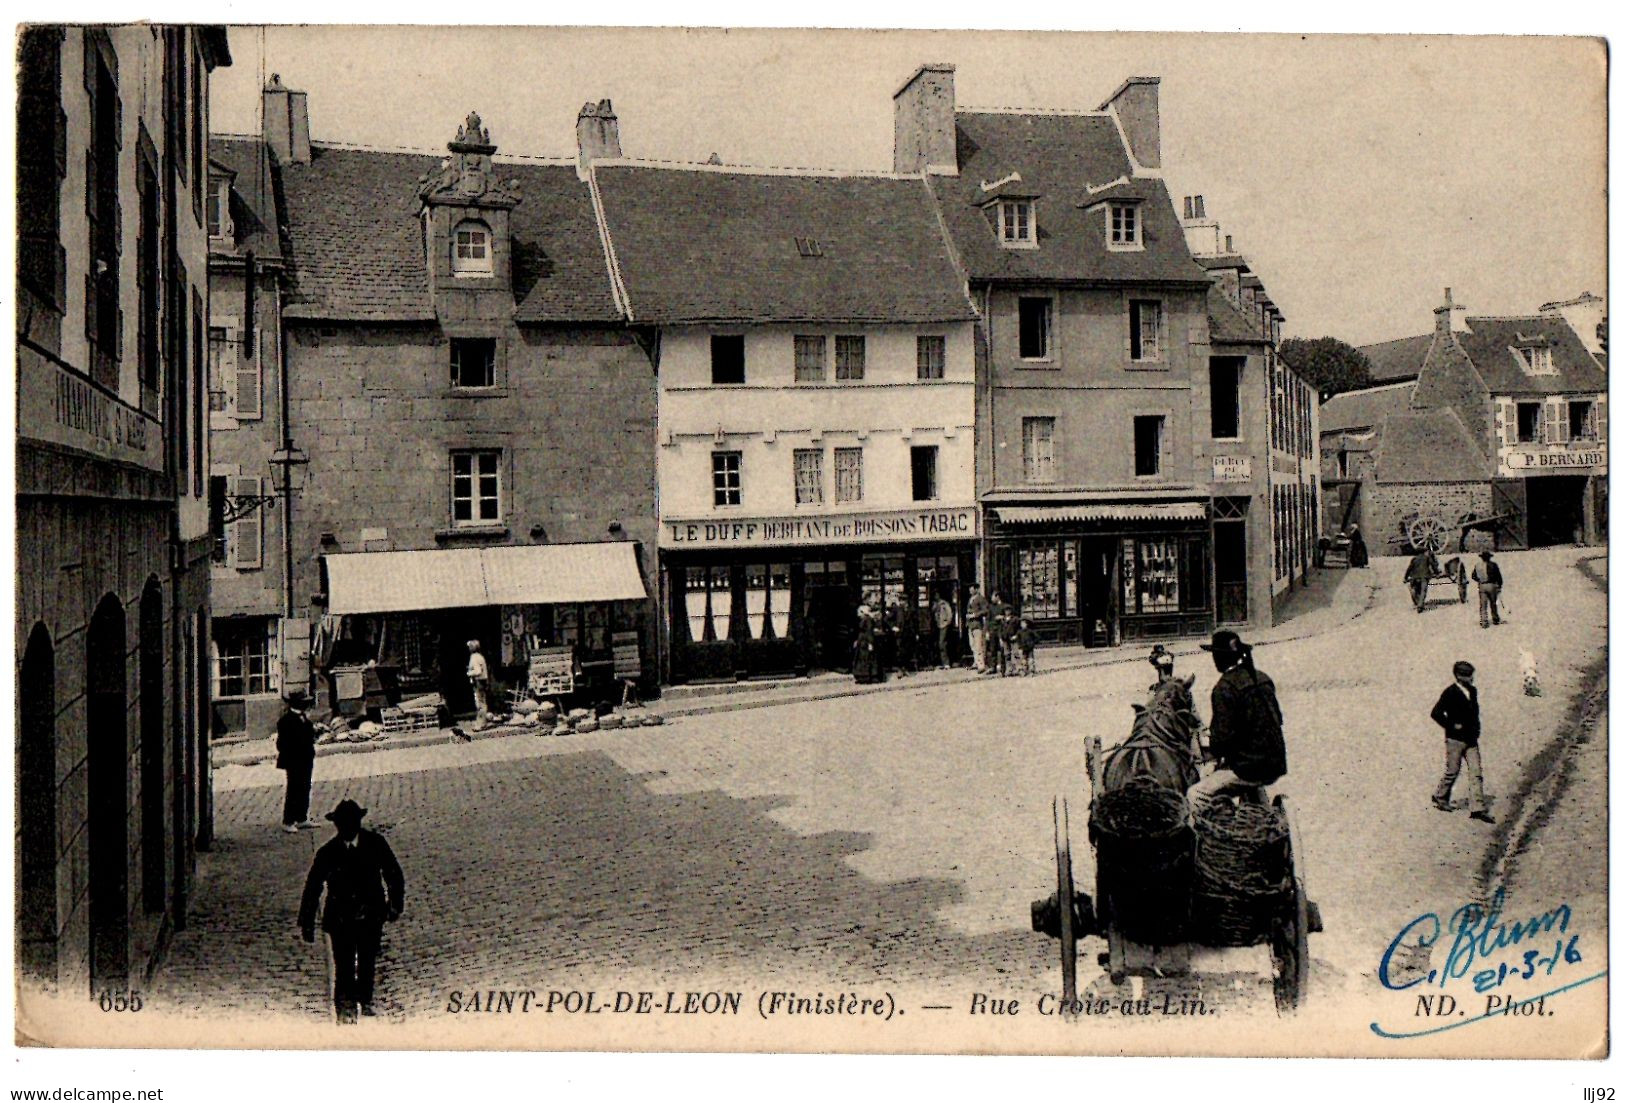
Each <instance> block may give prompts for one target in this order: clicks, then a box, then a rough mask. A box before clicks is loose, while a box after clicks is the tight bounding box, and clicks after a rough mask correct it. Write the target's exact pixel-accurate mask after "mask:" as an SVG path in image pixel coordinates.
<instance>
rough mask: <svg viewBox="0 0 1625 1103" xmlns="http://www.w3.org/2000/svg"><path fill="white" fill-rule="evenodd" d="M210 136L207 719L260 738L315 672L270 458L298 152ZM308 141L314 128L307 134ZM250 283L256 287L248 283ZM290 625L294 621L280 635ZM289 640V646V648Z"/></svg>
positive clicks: (281, 417)
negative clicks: (287, 180)
mask: <svg viewBox="0 0 1625 1103" xmlns="http://www.w3.org/2000/svg"><path fill="white" fill-rule="evenodd" d="M293 95H298V94H297V93H290V92H289V91H288V90H287V89H285V88H283V87H282V86H281V82H280V80H278V79H277V78H276V77H275V76H273V77H272V82H271V86H270V87H267V88H266V89H265V92H264V112H265V118H267V119H270V120H276V119H278V118H282V119H286V118H287V117H288V115H289V104H290V97H291V96H293ZM267 130H268V132H269V133H268V134H266V135H263V136H262V135H253V136H248V135H242V136H225V135H220V134H215V135H213V136H212V137H211V139H210V146H209V152H210V160H209V191H208V195H207V198H206V204H207V213H208V229H209V287H210V302H211V304H212V309H211V312H210V318H209V433H210V442H211V455H210V458H209V504H210V513H211V517H212V520H213V526H212V527H213V531H214V534H215V541H214V546H213V549H212V552H211V557H210V583H211V588H212V593H213V606H214V626H213V633H212V638H211V641H210V642H211V648H210V660H211V672H212V677H213V680H214V711H213V716H212V724H211V727H212V729H213V731H214V732H215V733H216V734H229V733H236V732H245V731H246V732H249V733H251V734H254V735H264V734H265V733H266V732H268V731H270V730H271V729H272V728H273V727H274V726H275V724H276V720H277V717H278V715H279V714H280V713H281V711H282V708H281V697H282V694H281V689H282V684H283V678H284V671H285V669H286V668H287V666H288V664H289V663H292V664H293V670H292V674H293V678H292V679H291V681H290V684H292V685H298V684H302V683H303V681H304V680H305V679H306V678H307V677H308V672H307V671H306V670H305V667H306V666H307V665H308V655H309V635H310V633H309V630H308V625H309V612H310V610H309V608H308V606H307V607H305V608H303V609H295V608H293V607H292V605H291V600H292V597H293V594H292V590H291V588H290V587H289V586H288V577H289V570H288V556H287V552H288V551H289V550H290V548H291V545H289V543H288V542H287V540H286V535H287V533H288V531H289V525H288V524H287V521H288V518H289V516H290V515H291V510H292V509H293V506H294V497H293V495H290V494H287V493H284V492H283V485H282V484H283V482H284V479H283V476H282V471H281V469H280V468H279V467H277V466H276V465H274V464H273V462H272V461H273V460H274V459H276V458H277V456H278V454H279V452H280V450H281V449H282V448H283V446H284V444H285V443H286V442H287V441H289V440H290V439H291V438H290V436H289V426H288V424H287V421H286V409H285V405H284V403H283V401H282V398H283V393H284V392H283V387H282V379H283V375H282V343H281V339H282V291H283V287H282V274H283V264H282V247H281V235H280V233H279V232H278V224H277V216H276V181H275V179H274V177H273V173H275V172H276V171H277V170H278V166H279V165H281V164H286V163H287V162H288V161H289V158H290V156H291V154H292V149H291V147H290V145H289V143H288V142H287V141H285V140H278V138H277V135H278V134H281V133H285V131H278V130H277V129H276V128H275V127H274V126H271V127H267ZM305 144H306V145H308V136H306V138H305ZM250 282H252V292H250ZM285 629H287V631H286V633H285ZM285 645H286V646H285Z"/></svg>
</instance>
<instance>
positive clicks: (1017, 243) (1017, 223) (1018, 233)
mask: <svg viewBox="0 0 1625 1103" xmlns="http://www.w3.org/2000/svg"><path fill="white" fill-rule="evenodd" d="M999 244H1000V245H1003V246H1004V247H1005V248H1006V249H1033V248H1036V247H1037V246H1038V225H1037V223H1036V222H1035V221H1034V220H1033V201H1032V200H1031V199H1001V200H999Z"/></svg>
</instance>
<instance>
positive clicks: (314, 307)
mask: <svg viewBox="0 0 1625 1103" xmlns="http://www.w3.org/2000/svg"><path fill="white" fill-rule="evenodd" d="M442 160H443V158H442V157H441V156H438V155H434V154H421V153H386V152H379V151H374V150H358V149H345V148H341V147H337V146H329V145H323V144H319V143H312V145H311V160H310V163H309V164H308V165H286V166H283V167H281V169H280V170H279V171H280V175H281V178H282V185H283V194H284V196H285V203H286V207H287V213H286V217H287V234H288V254H289V261H290V265H289V267H290V274H291V296H290V301H289V304H288V307H287V309H286V310H285V312H284V313H285V314H286V315H287V316H288V317H291V318H319V319H332V320H354V321H430V320H433V319H434V317H435V312H434V304H433V303H432V302H431V301H430V297H429V280H428V273H427V270H426V268H425V264H424V256H423V229H422V223H421V221H420V220H419V217H418V210H419V204H418V199H417V186H418V181H419V179H421V178H422V176H423V175H424V174H425V173H427V172H428V171H430V170H431V169H433V168H435V167H436V166H437V165H439V164H440V162H441V161H442ZM496 168H497V174H498V176H499V177H501V178H502V179H503V180H512V181H514V183H515V188H516V189H517V190H518V192H519V194H520V195H521V196H522V197H523V199H522V201H521V202H520V204H519V205H518V206H517V207H515V208H514V210H513V215H512V223H511V224H512V228H513V257H514V267H513V285H514V296H515V298H516V300H517V305H516V308H515V314H514V317H515V319H516V320H517V321H520V322H609V321H616V320H618V319H619V318H620V313H619V311H618V310H617V309H616V306H615V299H614V295H613V293H612V292H611V290H610V283H609V270H608V268H607V266H606V265H605V263H604V250H603V246H602V244H601V242H600V239H599V235H598V226H597V222H596V220H595V219H594V216H593V209H592V196H591V193H590V192H589V190H588V187H587V185H586V183H585V182H583V181H581V180H579V179H577V177H576V171H575V167H574V166H573V165H536V164H511V163H507V162H504V161H501V160H498V162H497V166H496Z"/></svg>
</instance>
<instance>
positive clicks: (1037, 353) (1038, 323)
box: [1017, 298, 1050, 360]
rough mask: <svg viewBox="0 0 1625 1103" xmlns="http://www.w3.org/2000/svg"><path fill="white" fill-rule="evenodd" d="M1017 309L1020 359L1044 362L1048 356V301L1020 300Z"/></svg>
mask: <svg viewBox="0 0 1625 1103" xmlns="http://www.w3.org/2000/svg"><path fill="white" fill-rule="evenodd" d="M1017 308H1018V310H1019V312H1020V321H1021V358H1022V359H1023V360H1044V359H1047V358H1048V356H1049V321H1050V301H1049V300H1048V299H1036V298H1035V299H1021V300H1020V301H1019V302H1018V304H1017Z"/></svg>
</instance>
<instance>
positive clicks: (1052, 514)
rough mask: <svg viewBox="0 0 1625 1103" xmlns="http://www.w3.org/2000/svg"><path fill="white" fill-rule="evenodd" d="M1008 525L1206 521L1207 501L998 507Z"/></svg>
mask: <svg viewBox="0 0 1625 1103" xmlns="http://www.w3.org/2000/svg"><path fill="white" fill-rule="evenodd" d="M997 509H998V514H999V520H1000V521H1002V522H1004V523H1005V524H1007V525H1044V524H1053V523H1055V522H1057V521H1205V520H1206V519H1207V503H1205V502H1092V503H1087V504H1079V505H1070V506H999V507H997Z"/></svg>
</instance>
